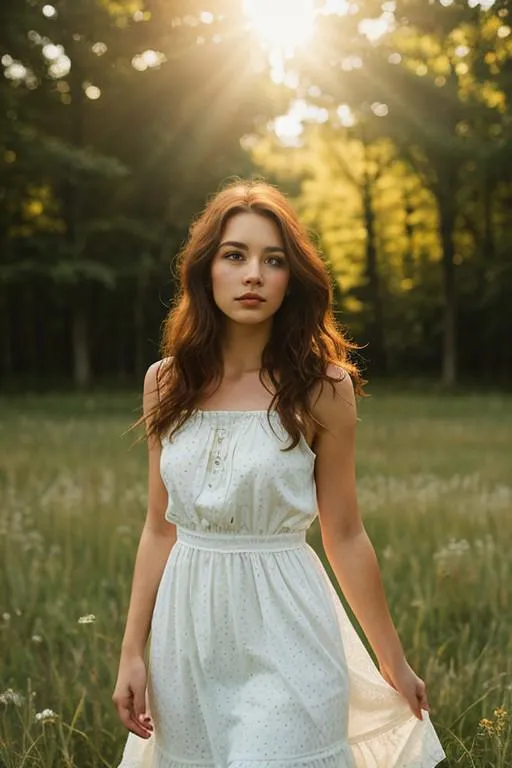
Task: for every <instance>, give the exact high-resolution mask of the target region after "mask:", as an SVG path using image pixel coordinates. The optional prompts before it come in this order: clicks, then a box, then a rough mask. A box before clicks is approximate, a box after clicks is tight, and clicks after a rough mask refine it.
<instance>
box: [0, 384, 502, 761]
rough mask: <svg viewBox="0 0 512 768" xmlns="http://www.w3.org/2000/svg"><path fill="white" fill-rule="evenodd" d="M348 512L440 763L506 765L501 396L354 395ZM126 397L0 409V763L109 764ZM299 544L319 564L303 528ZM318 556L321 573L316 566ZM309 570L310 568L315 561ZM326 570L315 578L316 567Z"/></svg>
mask: <svg viewBox="0 0 512 768" xmlns="http://www.w3.org/2000/svg"><path fill="white" fill-rule="evenodd" d="M367 389H368V391H369V392H370V393H371V394H372V397H371V398H368V399H366V400H364V401H360V403H359V417H360V423H359V425H358V443H357V478H358V498H359V505H360V508H361V511H362V513H363V516H364V520H365V524H366V528H367V530H368V532H369V534H370V536H371V538H372V540H373V542H374V545H375V548H376V551H377V554H378V557H379V560H380V563H381V569H382V574H383V579H384V583H385V587H386V592H387V595H388V599H389V603H390V607H391V611H392V614H393V617H394V619H395V622H396V624H397V626H398V629H399V632H400V634H401V637H402V640H403V643H404V646H405V648H406V652H407V654H408V658H409V661H410V662H411V664H412V665H413V667H414V668H415V669H416V670H417V671H418V673H419V674H421V675H422V676H424V677H425V679H426V681H427V685H428V690H429V698H430V703H431V708H432V712H431V716H432V719H433V721H434V724H435V726H436V728H437V730H438V733H439V736H440V738H441V740H442V742H443V745H444V747H445V750H446V752H447V754H448V761H447V763H446V764H443V768H444V766H445V765H447V766H448V765H449V766H460V767H461V768H470V767H475V768H476V767H478V768H505V767H508V766H510V765H512V740H511V728H510V719H509V713H510V711H511V704H512V599H511V593H512V557H511V555H510V553H511V552H512V516H511V513H512V396H511V395H509V394H508V395H507V394H501V393H498V392H490V393H485V392H470V391H465V392H460V393H458V394H441V393H437V392H435V391H430V393H428V392H427V388H425V389H424V390H423V391H422V390H421V388H417V389H416V390H410V389H409V390H406V389H401V388H399V387H396V386H390V385H385V386H377V385H375V386H373V387H370V386H368V387H367ZM139 402H140V396H139V394H138V393H126V392H124V393H113V392H110V393H107V392H105V393H97V394H89V395H81V396H78V395H73V394H54V395H29V396H24V397H22V396H16V397H14V396H13V397H9V398H7V397H6V396H5V395H4V396H3V397H1V398H0V457H1V459H0V497H1V504H0V665H1V666H0V766H2V768H36V767H37V768H50V767H51V768H53V767H54V766H55V767H58V768H61V767H65V768H93V766H94V768H97V767H99V766H116V764H117V761H118V760H119V758H120V755H121V751H122V747H123V744H124V740H125V737H126V732H125V731H124V730H123V727H122V725H121V724H120V722H119V721H118V719H117V715H116V713H115V710H114V707H113V704H112V702H111V694H112V690H113V687H114V683H115V677H116V673H117V664H118V657H119V648H120V641H121V637H122V632H123V628H124V617H125V612H126V608H127V604H128V598H129V589H130V582H131V575H132V567H133V558H134V554H135V549H136V546H137V542H138V537H139V534H140V531H141V527H142V524H143V519H144V515H145V505H146V493H147V488H146V447H145V444H144V442H141V443H139V444H138V445H136V446H134V447H132V444H133V442H134V440H135V437H136V434H137V435H138V434H140V433H139V432H138V433H135V432H131V433H129V434H128V435H124V436H123V434H122V433H123V432H124V431H125V429H126V428H127V427H128V425H129V424H130V423H131V422H132V421H133V420H134V419H135V418H136V417H137V416H138V415H139ZM308 539H309V542H310V543H311V544H312V546H314V547H315V549H316V550H317V551H318V552H319V554H320V556H321V557H322V558H323V552H322V548H321V543H320V539H319V530H318V527H317V523H316V524H315V525H314V526H313V527H312V528H311V530H310V532H309V534H308ZM323 559H324V558H323ZM324 562H325V559H324ZM326 567H327V570H328V572H329V573H330V575H331V576H332V572H331V570H330V568H329V565H328V564H326Z"/></svg>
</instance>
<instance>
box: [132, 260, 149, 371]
mask: <svg viewBox="0 0 512 768" xmlns="http://www.w3.org/2000/svg"><path fill="white" fill-rule="evenodd" d="M136 280H137V286H136V298H135V306H134V308H133V312H134V327H135V340H134V341H135V376H136V379H137V382H142V380H143V379H144V374H145V372H146V355H145V348H146V344H145V338H144V329H145V311H144V310H145V306H146V304H145V302H146V291H147V285H148V274H147V272H146V271H145V270H144V269H143V268H141V270H140V272H139V274H138V276H137V278H136Z"/></svg>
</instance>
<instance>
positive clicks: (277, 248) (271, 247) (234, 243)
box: [219, 240, 285, 253]
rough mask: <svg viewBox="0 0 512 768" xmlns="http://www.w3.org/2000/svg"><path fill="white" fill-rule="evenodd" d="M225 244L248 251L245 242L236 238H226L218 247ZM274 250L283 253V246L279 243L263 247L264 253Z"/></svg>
mask: <svg viewBox="0 0 512 768" xmlns="http://www.w3.org/2000/svg"><path fill="white" fill-rule="evenodd" d="M226 245H231V246H233V247H234V248H240V249H241V250H243V251H248V250H249V248H248V246H247V244H246V243H239V242H237V241H236V240H226V241H225V242H224V243H221V244H220V245H219V248H223V247H224V246H226ZM275 251H281V253H285V251H284V248H281V247H280V246H279V245H267V246H266V247H265V248H264V249H263V252H264V253H270V252H275Z"/></svg>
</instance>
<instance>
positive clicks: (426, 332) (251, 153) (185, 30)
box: [0, 0, 512, 388]
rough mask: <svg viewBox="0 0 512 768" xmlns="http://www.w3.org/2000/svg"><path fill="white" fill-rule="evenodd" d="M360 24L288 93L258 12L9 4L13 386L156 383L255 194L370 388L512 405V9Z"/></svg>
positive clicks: (0, 352) (1, 192)
mask: <svg viewBox="0 0 512 768" xmlns="http://www.w3.org/2000/svg"><path fill="white" fill-rule="evenodd" d="M318 5H319V6H321V5H322V3H319V4H318ZM336 5H337V4H336V3H326V4H325V8H324V10H325V11H326V12H325V13H321V14H320V15H319V16H318V18H317V22H316V33H315V36H314V37H313V38H311V41H310V43H309V44H307V45H305V46H304V47H303V48H302V49H300V50H297V52H296V55H295V57H294V58H293V59H292V60H289V61H287V62H286V66H287V67H288V70H289V71H288V74H287V76H286V77H284V79H282V80H281V81H279V80H278V79H277V78H275V77H274V78H272V77H271V76H270V75H271V74H272V73H271V71H270V70H271V63H270V62H269V60H268V58H267V57H266V54H265V52H264V50H263V49H262V47H261V45H260V42H259V40H258V39H257V36H256V34H255V32H254V30H253V29H251V28H250V26H249V25H248V24H247V19H246V18H245V17H244V15H243V12H242V7H241V6H242V3H241V2H238V1H237V2H235V0H204V2H199V0H187V1H185V0H175V1H174V0H173V2H169V1H168V0H55V1H54V2H51V3H45V2H42V1H40V0H3V2H2V4H1V7H0V57H1V65H2V67H1V70H0V73H1V78H0V108H1V110H0V167H1V180H0V197H1V206H0V329H1V335H0V380H1V382H2V386H3V387H12V386H16V387H22V388H23V387H25V386H28V385H30V386H39V385H40V386H47V385H51V384H59V385H62V384H63V383H64V384H65V383H66V382H69V383H70V384H71V383H73V384H74V385H75V386H77V387H81V388H87V387H89V386H91V385H93V384H96V383H98V382H102V381H117V382H121V383H127V384H132V383H133V384H139V383H140V381H141V380H142V376H143V374H144V371H145V367H146V366H147V365H148V363H149V362H151V361H152V360H154V359H155V358H156V356H157V354H158V338H159V333H160V325H161V323H162V321H163V319H164V317H165V314H166V311H167V308H168V307H169V305H170V303H171V302H172V299H173V296H174V295H175V291H176V272H175V256H176V254H177V252H178V250H179V248H180V247H181V245H182V244H183V241H184V238H185V236H186V232H187V228H188V225H189V224H190V221H191V220H192V218H193V217H194V216H195V215H196V214H197V213H198V212H199V210H200V209H201V208H202V206H203V205H204V203H205V202H206V200H207V198H208V196H209V195H211V194H213V193H215V191H216V190H217V189H218V188H219V185H220V184H221V183H222V182H223V180H225V179H227V178H230V177H233V176H237V175H239V176H244V177H252V176H258V177H264V178H265V179H267V180H268V181H270V182H271V183H276V184H278V185H279V186H280V188H281V189H282V190H283V191H284V192H285V193H286V194H288V195H289V196H290V198H291V199H292V201H293V203H294V204H295V205H296V207H297V209H298V210H299V212H300V215H301V217H302V218H303V219H304V221H305V222H306V224H307V226H308V227H309V228H310V229H311V231H312V232H313V233H314V236H315V238H316V239H317V242H318V246H319V247H320V248H321V250H322V252H323V254H324V256H325V259H326V262H327V264H328V268H329V270H330V272H331V275H332V279H333V284H334V287H335V299H336V315H337V318H338V319H339V321H340V324H341V325H342V327H344V328H345V329H346V330H347V331H348V333H349V335H350V336H351V337H352V338H353V339H355V340H356V341H357V342H358V343H359V344H361V345H363V346H364V348H363V349H362V350H361V352H360V356H359V358H358V359H359V363H360V364H362V365H363V367H365V368H366V373H367V374H369V375H370V377H371V376H372V375H373V376H374V375H430V376H434V377H436V378H438V379H439V380H440V381H441V382H442V383H443V384H444V385H446V386H451V385H454V384H456V383H457V382H458V381H459V380H462V379H464V380H475V381H482V382H484V381H485V382H497V383H499V384H501V385H504V386H506V385H507V384H510V381H511V379H512V349H511V343H510V335H511V332H512V216H511V212H512V99H511V97H512V34H511V25H512V3H511V2H510V0H507V1H505V0H495V1H494V2H492V0H481V2H476V0H453V1H452V2H450V0H443V1H442V2H437V1H436V2H427V0H396V2H382V1H380V0H360V2H352V3H347V4H345V5H346V6H347V8H346V9H345V10H348V12H346V13H336V12H331V13H327V10H328V8H329V7H331V8H335V6H336ZM341 5H343V4H341ZM379 25H380V26H379ZM383 29H385V33H382V30H383ZM299 107H300V108H301V109H302V114H306V117H305V118H304V120H303V123H302V129H298V130H297V135H296V139H295V140H293V141H292V140H290V139H289V138H288V139H285V138H283V135H282V134H281V133H280V132H279V127H280V126H282V125H283V118H282V115H284V114H286V113H287V111H288V110H290V114H293V112H294V110H297V109H298V108H299ZM292 122H293V121H292ZM289 123H290V120H289Z"/></svg>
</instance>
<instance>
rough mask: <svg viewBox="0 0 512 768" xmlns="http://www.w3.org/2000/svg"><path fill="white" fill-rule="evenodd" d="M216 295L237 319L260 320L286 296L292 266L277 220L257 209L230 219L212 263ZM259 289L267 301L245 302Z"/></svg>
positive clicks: (225, 312)
mask: <svg viewBox="0 0 512 768" xmlns="http://www.w3.org/2000/svg"><path fill="white" fill-rule="evenodd" d="M211 276H212V289H213V298H214V301H215V303H216V304H217V306H218V307H219V309H220V310H222V312H223V313H224V314H225V315H227V317H229V318H230V319H231V320H234V321H235V322H237V323H244V324H246V323H247V324H256V323H261V322H263V321H265V320H268V319H269V318H271V317H272V315H274V313H275V312H276V311H277V310H278V309H279V307H280V306H281V303H282V301H283V299H284V297H285V293H286V288H287V286H288V282H289V279H290V267H289V264H288V260H287V257H286V254H285V252H284V244H283V240H282V238H281V233H280V231H279V227H278V226H277V224H276V223H275V222H274V221H272V220H271V219H268V218H266V217H265V216H261V215H260V214H258V213H249V212H248V213H237V214H235V215H234V216H232V217H231V218H230V219H229V221H228V222H227V224H226V226H225V228H224V231H223V233H222V236H221V240H220V246H219V248H218V250H217V253H216V254H215V256H214V258H213V261H212V265H211ZM245 293H256V294H258V295H259V296H261V297H262V298H263V299H264V301H257V302H254V303H253V304H250V303H247V304H244V302H243V301H240V297H241V296H243V295H244V294H245Z"/></svg>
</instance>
